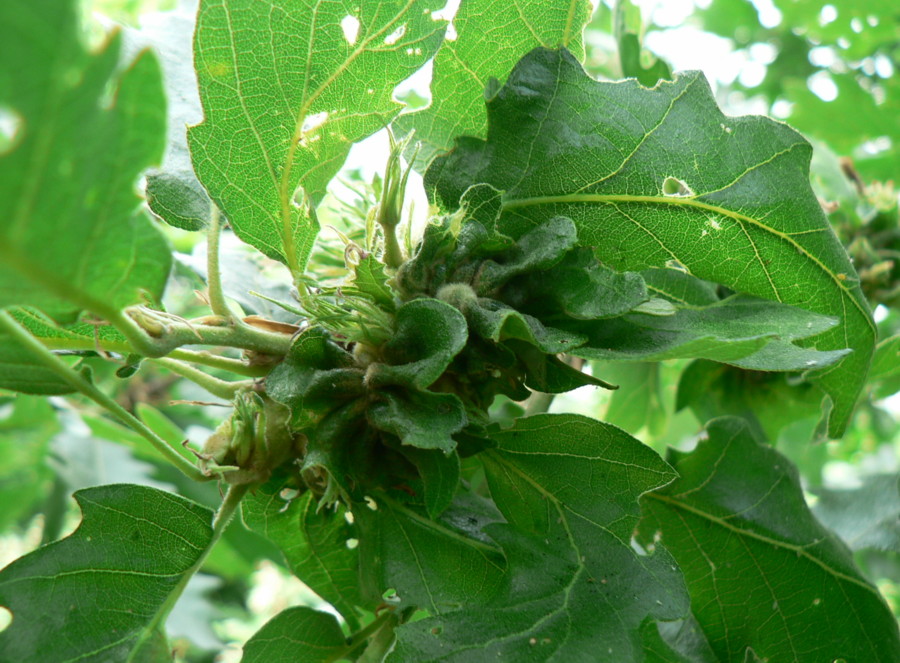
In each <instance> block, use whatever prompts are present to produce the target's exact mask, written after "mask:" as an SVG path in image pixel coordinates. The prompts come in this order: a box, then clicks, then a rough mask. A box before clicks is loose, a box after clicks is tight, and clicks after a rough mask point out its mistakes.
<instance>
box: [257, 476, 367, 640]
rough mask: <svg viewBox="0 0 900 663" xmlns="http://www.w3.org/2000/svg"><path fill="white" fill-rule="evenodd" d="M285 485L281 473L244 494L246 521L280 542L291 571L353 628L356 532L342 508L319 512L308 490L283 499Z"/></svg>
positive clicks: (359, 602) (356, 600)
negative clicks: (353, 543)
mask: <svg viewBox="0 0 900 663" xmlns="http://www.w3.org/2000/svg"><path fill="white" fill-rule="evenodd" d="M284 488H285V481H284V478H283V477H280V478H273V479H272V480H270V481H268V482H267V483H266V484H264V485H263V486H260V487H259V488H258V489H257V491H256V493H251V494H249V495H247V496H246V497H245V498H244V500H243V502H242V503H241V514H242V516H243V519H244V523H246V525H247V527H249V528H250V529H252V530H254V531H255V532H258V533H259V534H262V535H263V536H264V537H266V538H267V539H269V540H270V541H271V542H272V543H274V544H275V545H276V546H278V548H279V549H280V550H281V552H282V553H283V554H284V559H285V560H286V561H287V563H288V567H289V568H290V570H291V572H292V573H293V574H294V575H295V576H297V577H298V578H300V580H302V581H303V582H304V583H305V584H306V585H307V586H308V587H309V588H310V589H312V590H313V591H314V592H315V593H316V594H318V595H319V596H321V597H322V598H323V599H325V600H326V601H328V602H329V603H330V604H331V605H332V606H334V607H335V609H336V610H337V611H338V612H340V613H341V615H342V616H343V617H344V619H345V620H347V623H348V624H350V625H351V627H353V628H356V627H358V626H359V623H358V616H357V614H356V611H355V609H354V606H358V605H363V601H362V598H361V597H360V595H359V561H358V557H359V551H358V550H357V549H351V548H348V547H347V541H348V540H350V539H352V538H355V536H356V533H355V532H354V530H353V527H352V526H351V525H350V524H349V523H348V522H347V521H346V520H345V518H344V513H343V510H342V509H339V510H332V509H322V510H318V509H317V504H316V499H315V497H314V496H313V494H312V493H311V492H305V493H303V494H302V495H299V496H297V497H294V498H293V499H289V500H285V499H284V498H283V497H282V496H281V491H282V489H284ZM288 490H294V489H291V488H288Z"/></svg>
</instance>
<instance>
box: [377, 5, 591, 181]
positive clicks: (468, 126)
mask: <svg viewBox="0 0 900 663" xmlns="http://www.w3.org/2000/svg"><path fill="white" fill-rule="evenodd" d="M590 16H591V4H590V3H589V2H586V1H585V0H566V2H565V6H564V7H563V6H559V5H555V4H554V5H547V4H544V3H540V2H525V3H498V2H494V0H464V1H463V2H462V3H460V5H459V10H458V11H457V12H456V15H455V16H454V17H453V25H454V27H455V28H456V32H457V33H458V35H459V36H458V37H457V38H456V39H453V40H449V39H448V40H447V41H445V42H444V44H443V46H441V50H440V51H438V54H437V56H436V57H435V59H434V76H433V82H432V84H431V96H432V101H431V105H430V106H428V107H427V108H425V109H423V110H421V111H419V112H417V113H410V114H409V115H404V116H401V117H400V118H399V119H398V120H396V121H395V123H394V124H395V125H397V126H399V128H400V130H401V131H402V132H403V133H406V132H408V131H410V130H415V132H416V134H415V139H416V140H417V141H421V142H422V148H421V150H420V152H419V157H420V163H422V164H423V165H427V164H428V163H429V162H430V161H431V159H432V158H433V157H434V155H435V154H437V153H440V152H445V151H447V150H449V149H450V148H451V147H452V146H453V138H454V137H456V136H484V135H485V133H486V130H487V115H486V114H485V112H484V109H483V107H482V105H481V103H480V100H481V99H482V97H483V95H484V93H485V88H487V87H488V86H489V85H490V84H491V79H492V78H500V77H502V76H505V75H506V74H507V72H508V71H509V70H510V69H511V68H512V66H513V65H514V64H515V63H516V61H517V60H518V59H519V57H521V55H522V53H525V52H527V51H529V50H530V49H532V48H535V47H536V46H547V47H549V48H553V47H556V46H565V47H567V48H568V49H569V50H570V51H572V52H573V53H574V54H575V55H576V57H578V58H579V59H580V58H581V57H582V56H583V53H584V47H583V44H582V38H581V32H582V30H583V28H584V25H585V23H587V22H588V20H589V19H590Z"/></svg>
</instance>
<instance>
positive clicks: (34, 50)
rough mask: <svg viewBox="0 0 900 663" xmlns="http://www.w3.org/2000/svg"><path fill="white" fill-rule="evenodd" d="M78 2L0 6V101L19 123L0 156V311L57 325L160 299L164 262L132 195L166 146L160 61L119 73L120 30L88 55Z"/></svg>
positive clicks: (143, 59)
mask: <svg viewBox="0 0 900 663" xmlns="http://www.w3.org/2000/svg"><path fill="white" fill-rule="evenodd" d="M75 7H76V3H75V2H72V0H68V1H66V2H59V1H58V0H39V1H38V2H30V3H26V4H22V3H9V2H6V3H0V61H2V62H4V67H3V73H2V74H0V106H2V107H6V108H9V109H11V110H12V111H13V112H14V113H15V114H16V115H17V116H18V117H19V118H20V122H21V124H20V127H19V130H18V132H17V135H16V140H15V142H14V144H13V145H12V148H11V150H8V151H5V152H4V153H3V154H2V155H0V306H9V305H13V304H27V305H29V306H34V307H37V308H39V309H41V310H42V311H43V312H44V313H46V314H48V315H51V316H52V317H54V318H55V319H56V320H58V321H61V322H69V321H72V319H73V318H74V316H75V314H76V313H77V312H78V311H79V310H81V309H84V308H89V309H92V310H93V311H94V312H95V313H96V312H104V313H105V312H108V311H110V309H112V308H121V307H124V306H127V305H129V304H134V303H136V302H137V301H139V299H140V297H141V294H142V293H147V294H149V295H151V296H152V297H157V296H158V295H159V294H160V293H161V292H162V288H163V285H164V284H165V280H166V278H167V276H168V272H169V267H170V264H171V258H170V254H169V249H168V247H167V245H166V242H165V241H164V239H163V238H162V236H161V235H160V234H159V232H158V231H157V229H156V228H154V227H153V226H152V225H151V223H150V221H149V219H148V218H147V217H146V215H145V214H144V213H142V212H139V211H138V210H137V205H138V197H137V195H136V192H135V190H136V185H137V182H138V178H139V176H140V174H141V171H143V170H144V169H145V168H146V167H148V166H149V165H151V164H152V163H154V162H156V161H157V160H158V159H159V157H160V155H161V153H162V149H163V144H164V135H165V109H164V102H163V96H162V95H163V88H162V81H161V75H160V70H159V65H158V64H157V62H156V60H155V59H154V57H153V56H152V55H151V54H149V53H143V54H141V55H140V56H139V57H138V58H137V60H135V61H134V62H133V63H132V64H131V65H130V66H129V67H127V68H126V69H125V70H124V71H117V68H118V67H119V61H118V59H119V44H120V37H119V36H118V35H114V36H112V37H111V38H110V40H109V41H108V43H107V44H106V46H105V47H104V48H103V50H101V51H100V52H98V53H97V54H89V53H88V51H87V49H86V48H85V46H84V45H83V44H82V43H81V41H80V33H79V31H78V29H77V21H76V14H75Z"/></svg>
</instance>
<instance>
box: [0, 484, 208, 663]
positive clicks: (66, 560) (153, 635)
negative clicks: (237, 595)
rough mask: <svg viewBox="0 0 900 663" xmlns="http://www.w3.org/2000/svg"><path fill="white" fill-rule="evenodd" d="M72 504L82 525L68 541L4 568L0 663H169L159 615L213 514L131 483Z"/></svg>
mask: <svg viewBox="0 0 900 663" xmlns="http://www.w3.org/2000/svg"><path fill="white" fill-rule="evenodd" d="M75 499H76V500H77V501H78V504H79V506H80V507H81V510H82V513H83V520H82V523H81V525H80V526H79V527H78V529H77V530H76V531H75V532H74V533H73V534H72V535H71V536H69V537H67V538H65V539H62V540H60V541H57V542H56V543H51V544H49V545H47V546H44V547H42V548H39V549H37V550H35V551H34V552H32V553H29V554H28V555H26V556H24V557H22V558H20V559H18V560H16V561H15V562H13V563H12V564H10V565H9V566H7V567H6V568H5V569H3V571H0V604H2V605H4V606H6V607H7V608H9V610H10V611H11V612H12V613H13V622H12V624H11V625H10V626H9V628H7V629H6V630H5V631H3V632H2V633H0V660H4V661H17V662H18V663H31V662H34V663H46V662H47V661H59V663H65V662H68V661H95V662H97V663H100V662H106V661H126V660H136V661H148V662H155V661H166V660H169V656H170V654H169V652H168V648H167V647H165V646H164V645H165V636H164V635H163V634H162V632H161V628H160V624H159V623H158V620H159V618H160V617H161V616H163V615H162V614H161V613H160V610H161V608H163V606H164V604H165V602H166V600H167V599H168V598H169V595H170V593H171V592H172V591H173V589H174V588H175V587H176V585H178V583H179V582H180V581H181V580H182V578H183V576H184V574H185V573H187V572H188V571H190V570H191V567H192V566H193V565H194V564H195V563H196V562H197V560H198V559H199V558H200V555H201V554H202V553H203V551H204V549H205V548H206V546H207V545H208V544H209V542H210V539H211V536H212V527H211V522H212V512H211V511H210V510H209V509H207V508H206V507H202V506H200V505H198V504H195V503H193V502H190V501H188V500H186V499H184V498H183V497H179V496H176V495H172V494H170V493H166V492H163V491H160V490H157V489H155V488H148V487H146V486H135V485H127V484H119V485H109V486H99V487H96V488H88V489H85V490H81V491H78V492H77V493H75Z"/></svg>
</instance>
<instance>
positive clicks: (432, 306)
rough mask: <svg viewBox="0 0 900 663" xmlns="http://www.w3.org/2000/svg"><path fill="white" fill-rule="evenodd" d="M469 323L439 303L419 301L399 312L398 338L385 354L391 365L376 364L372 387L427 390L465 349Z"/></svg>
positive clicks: (370, 379) (370, 377)
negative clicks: (403, 387) (393, 386)
mask: <svg viewBox="0 0 900 663" xmlns="http://www.w3.org/2000/svg"><path fill="white" fill-rule="evenodd" d="M467 336H468V331H467V327H466V320H465V318H463V316H462V314H461V313H460V312H459V311H457V310H456V309H455V308H453V307H452V306H450V305H449V304H446V303H444V302H442V301H439V300H437V299H415V300H413V301H411V302H407V303H406V304H404V305H403V306H401V307H400V308H399V309H398V311H397V317H396V329H395V331H394V336H393V337H392V338H391V340H390V341H388V342H387V343H386V344H385V345H384V348H383V350H382V352H383V354H384V355H385V357H386V360H387V363H383V364H382V363H378V364H372V365H371V366H370V368H369V371H368V374H367V378H366V379H367V382H368V383H369V385H371V386H385V385H398V386H408V387H412V388H415V389H425V388H427V387H429V386H431V384H432V383H433V382H434V381H435V380H437V379H438V378H439V377H440V376H441V375H442V374H443V372H444V371H445V370H446V369H447V366H449V365H450V362H451V361H453V358H454V357H455V356H456V355H457V354H459V352H460V351H461V350H462V349H463V347H465V344H466V338H467Z"/></svg>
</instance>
